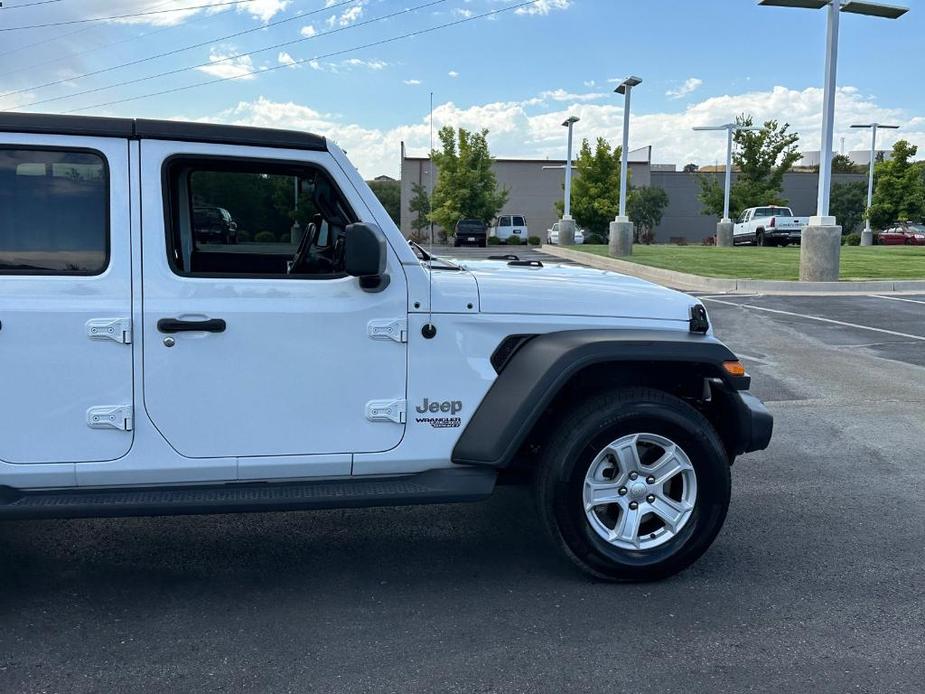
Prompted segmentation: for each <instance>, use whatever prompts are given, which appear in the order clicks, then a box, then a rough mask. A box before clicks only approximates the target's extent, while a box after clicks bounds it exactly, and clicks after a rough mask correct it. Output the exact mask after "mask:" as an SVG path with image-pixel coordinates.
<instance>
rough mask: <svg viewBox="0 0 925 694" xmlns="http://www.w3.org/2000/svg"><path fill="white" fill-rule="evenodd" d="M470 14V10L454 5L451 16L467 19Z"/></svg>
mask: <svg viewBox="0 0 925 694" xmlns="http://www.w3.org/2000/svg"><path fill="white" fill-rule="evenodd" d="M472 15H473V12H472V10H467V9H465V8H462V7H454V8H453V16H454V17H465V18H466V19H468V18H469V17H471V16H472Z"/></svg>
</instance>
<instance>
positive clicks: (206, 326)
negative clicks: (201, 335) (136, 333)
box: [157, 318, 225, 333]
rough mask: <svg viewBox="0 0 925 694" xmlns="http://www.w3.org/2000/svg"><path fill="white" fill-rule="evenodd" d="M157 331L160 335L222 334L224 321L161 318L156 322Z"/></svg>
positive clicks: (215, 319)
mask: <svg viewBox="0 0 925 694" xmlns="http://www.w3.org/2000/svg"><path fill="white" fill-rule="evenodd" d="M157 329H158V330H160V331H161V332H162V333H183V332H207V333H223V332H225V321H224V320H223V319H221V318H209V319H207V320H180V319H179V318H161V319H160V320H159V321H158V322H157Z"/></svg>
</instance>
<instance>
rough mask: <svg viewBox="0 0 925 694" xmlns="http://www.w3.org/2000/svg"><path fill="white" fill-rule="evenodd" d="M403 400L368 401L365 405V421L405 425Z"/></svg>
mask: <svg viewBox="0 0 925 694" xmlns="http://www.w3.org/2000/svg"><path fill="white" fill-rule="evenodd" d="M405 408H406V404H405V401H404V400H370V401H369V402H368V403H366V419H368V420H369V421H371V422H395V423H396V424H404V423H405Z"/></svg>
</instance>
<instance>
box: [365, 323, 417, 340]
mask: <svg viewBox="0 0 925 694" xmlns="http://www.w3.org/2000/svg"><path fill="white" fill-rule="evenodd" d="M366 334H367V335H369V336H370V337H371V338H372V339H374V340H395V342H407V341H408V321H406V320H405V319H404V318H394V319H393V318H381V319H378V320H371V321H370V322H369V323H367V325H366Z"/></svg>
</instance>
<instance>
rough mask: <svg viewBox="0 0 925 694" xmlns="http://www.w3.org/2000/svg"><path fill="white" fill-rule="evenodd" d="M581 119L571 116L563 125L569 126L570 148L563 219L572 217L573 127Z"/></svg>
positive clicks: (566, 169)
mask: <svg viewBox="0 0 925 694" xmlns="http://www.w3.org/2000/svg"><path fill="white" fill-rule="evenodd" d="M580 120H581V119H580V118H578V117H577V116H570V117H569V118H568V119H567V120H566V121H565V122H564V123H563V124H562V125H564V126H565V127H567V128H568V148H567V150H566V157H565V205H564V208H565V209H564V210H563V215H562V218H563V219H571V218H572V128H573V127H574V125H575V123H577V122H578V121H580Z"/></svg>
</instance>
